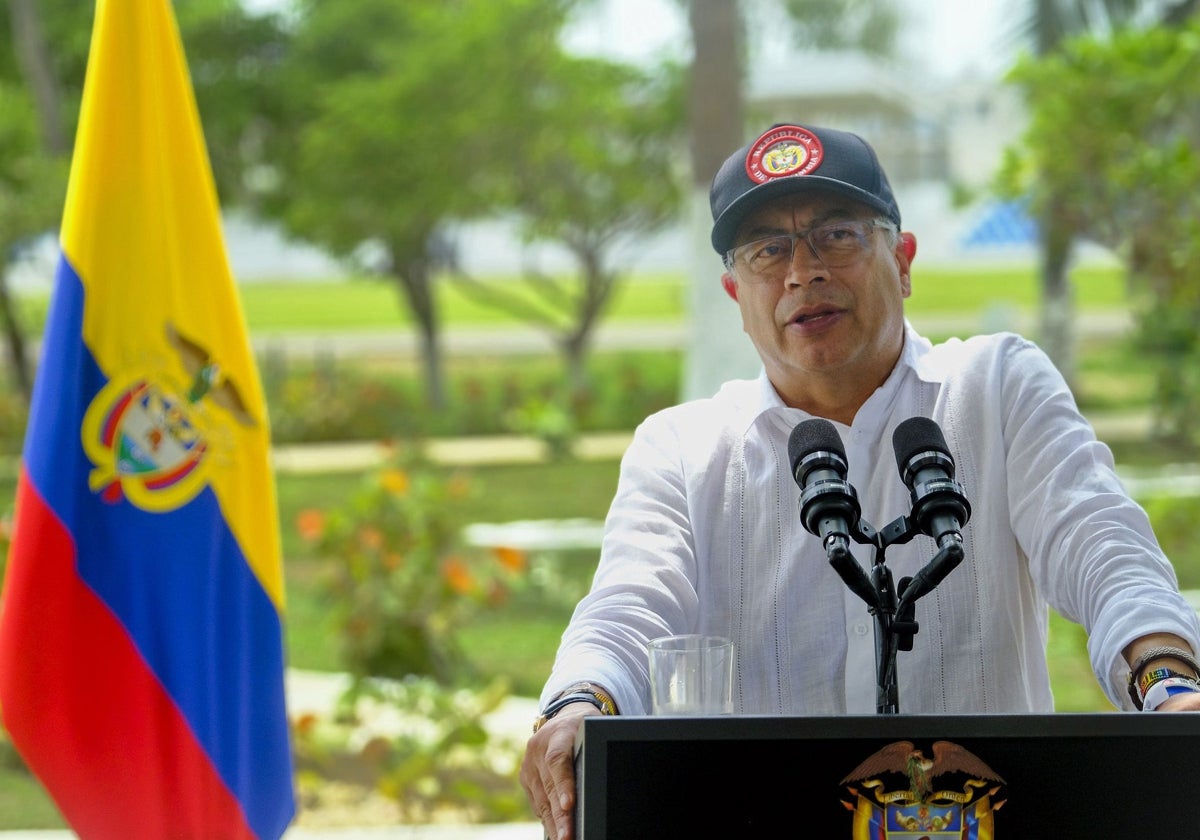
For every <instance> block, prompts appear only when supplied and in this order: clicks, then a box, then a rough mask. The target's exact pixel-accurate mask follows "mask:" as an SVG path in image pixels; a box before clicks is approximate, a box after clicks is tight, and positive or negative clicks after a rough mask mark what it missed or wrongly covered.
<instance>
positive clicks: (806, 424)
mask: <svg viewBox="0 0 1200 840" xmlns="http://www.w3.org/2000/svg"><path fill="white" fill-rule="evenodd" d="M812 452H833V453H834V454H836V455H838V456H840V457H841V459H842V460H843V461H844V460H845V459H846V447H844V446H842V438H841V437H840V436H839V435H838V432H837V429H835V428H834V427H833V424H832V423H830V422H829V421H828V420H824V419H822V418H820V417H814V418H813V419H811V420H803V421H801V422H799V423H797V424H796V428H794V429H792V434H791V437H789V438H788V458H789V459H790V460H791V462H792V474H793V475H794V474H795V472H796V467H797V466H799V464H800V459H801V458H803V457H804V456H805V455H808V454H810V453H812Z"/></svg>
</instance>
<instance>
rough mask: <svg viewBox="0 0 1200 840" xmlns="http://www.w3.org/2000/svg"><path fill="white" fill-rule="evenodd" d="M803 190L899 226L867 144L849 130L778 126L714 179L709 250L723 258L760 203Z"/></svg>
mask: <svg viewBox="0 0 1200 840" xmlns="http://www.w3.org/2000/svg"><path fill="white" fill-rule="evenodd" d="M804 190H830V191H832V192H836V193H841V194H842V195H845V196H847V197H849V198H853V199H855V200H856V201H861V202H863V203H864V204H867V205H869V206H871V207H874V208H875V209H876V210H878V211H879V212H880V213H882V214H883V215H884V216H885V217H886V218H887V219H888V220H889V221H891V222H892V223H893V224H895V225H896V227H897V228H899V227H900V208H899V207H898V206H897V204H896V197H895V196H894V195H892V186H891V184H889V183H888V179H887V175H886V174H884V171H883V167H882V166H880V165H879V158H878V157H876V155H875V150H874V149H872V148H871V146H870V144H869V143H867V141H866V140H863V139H862V138H861V137H859V136H858V135H857V134H851V133H850V132H848V131H838V130H837V129H832V128H818V127H817V126H803V125H794V124H787V123H778V124H776V125H773V126H771V128H769V129H767V130H766V131H765V132H763V133H762V134H761V135H760V136H759V137H758V138H757V139H756V140H754V141H753V142H752V143H750V144H748V145H746V146H743V147H742V148H741V149H738V150H737V151H736V152H734V153H733V154H732V155H730V156H729V158H728V159H726V161H725V163H723V164H722V165H721V168H720V169H719V170H718V171H717V174H716V177H715V178H713V183H712V190H711V191H710V192H709V196H708V199H709V204H710V205H711V206H712V214H713V229H712V246H713V248H715V249H716V251H717V253H718V254H721V255H722V256H724V255H725V252H726V251H728V250H729V249H730V248H732V247H733V237H734V234H736V233H737V229H738V227H739V226H740V225H741V223H742V221H743V220H745V218H746V217H747V216H748V215H750V214H751V213H752V212H753V211H754V210H756V209H758V207H760V206H761V205H762V203H763V202H765V201H768V200H770V199H772V198H777V197H779V196H781V195H788V194H790V193H796V192H802V191H804Z"/></svg>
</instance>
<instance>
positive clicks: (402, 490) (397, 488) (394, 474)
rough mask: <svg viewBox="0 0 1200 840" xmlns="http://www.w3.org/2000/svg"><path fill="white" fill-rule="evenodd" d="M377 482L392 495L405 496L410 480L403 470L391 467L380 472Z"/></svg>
mask: <svg viewBox="0 0 1200 840" xmlns="http://www.w3.org/2000/svg"><path fill="white" fill-rule="evenodd" d="M379 484H380V485H381V486H382V487H383V489H384V490H387V491H388V492H389V493H391V494H392V495H393V496H406V495H408V488H409V485H410V484H411V482H410V481H409V478H408V473H406V472H405V471H404V470H400V469H395V468H391V469H386V470H384V471H383V472H382V473H381V474H380V476H379Z"/></svg>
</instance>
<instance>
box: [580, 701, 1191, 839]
mask: <svg viewBox="0 0 1200 840" xmlns="http://www.w3.org/2000/svg"><path fill="white" fill-rule="evenodd" d="M576 773H577V784H578V800H577V810H576V837H577V838H579V840H645V839H646V838H688V840H699V838H722V839H723V840H726V839H727V838H777V837H778V838H783V837H786V838H822V840H824V839H825V838H831V839H832V838H839V840H841V838H844V839H845V840H898V838H907V839H908V840H949V839H950V838H954V840H1041V838H1055V840H1062V838H1087V839H1088V840H1108V838H1125V837H1140V836H1148V835H1147V834H1146V832H1147V831H1151V832H1152V834H1153V836H1157V837H1167V836H1172V837H1200V817H1198V811H1197V800H1196V797H1197V795H1198V793H1197V792H1198V791H1200V714H1181V713H1176V714H1169V713H1150V714H1143V713H1132V712H1128V713H1119V712H1113V713H1097V714H1068V713H1062V714H1051V715H965V716H933V715H871V716H843V717H818V718H808V717H757V716H754V717H741V716H730V717H714V718H666V717H588V718H586V720H585V722H584V725H583V727H582V728H581V729H580V734H579V738H578V740H577V743H576Z"/></svg>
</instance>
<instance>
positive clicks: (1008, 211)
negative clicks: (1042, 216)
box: [961, 201, 1038, 250]
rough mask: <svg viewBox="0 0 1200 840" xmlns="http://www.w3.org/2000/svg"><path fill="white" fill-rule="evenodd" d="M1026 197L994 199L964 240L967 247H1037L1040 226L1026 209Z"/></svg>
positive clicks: (962, 241) (965, 247) (963, 243)
mask: <svg viewBox="0 0 1200 840" xmlns="http://www.w3.org/2000/svg"><path fill="white" fill-rule="evenodd" d="M1026 204H1027V203H1026V202H1024V201H1004V202H991V203H989V204H987V205H985V206H984V209H983V211H982V213H981V215H980V217H979V219H978V221H976V222H975V224H973V225H972V226H971V227H970V228H969V229H968V230H967V233H966V235H965V236H963V238H962V240H961V244H962V247H963V248H964V249H966V250H971V249H976V248H989V249H990V248H1013V247H1034V246H1036V245H1037V244H1038V226H1037V222H1035V221H1034V220H1033V219H1032V218H1031V217H1030V216H1029V214H1028V213H1027V212H1026Z"/></svg>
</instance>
